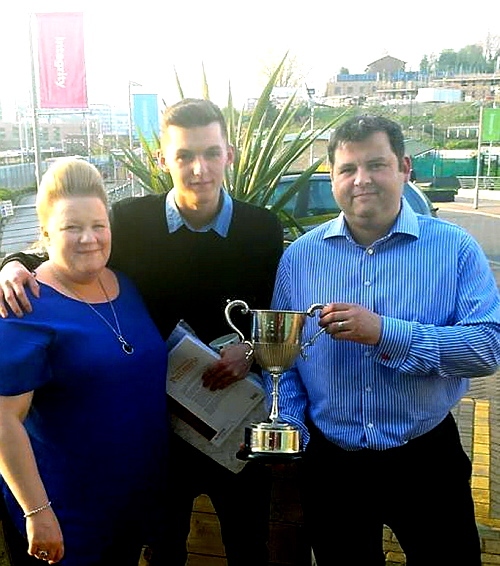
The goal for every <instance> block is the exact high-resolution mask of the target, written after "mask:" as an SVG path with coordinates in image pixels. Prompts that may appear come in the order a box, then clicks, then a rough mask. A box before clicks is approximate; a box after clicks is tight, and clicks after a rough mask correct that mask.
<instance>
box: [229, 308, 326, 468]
mask: <svg viewBox="0 0 500 566" xmlns="http://www.w3.org/2000/svg"><path fill="white" fill-rule="evenodd" d="M235 307H239V308H240V309H241V312H242V313H243V314H247V313H249V312H250V313H251V314H252V331H251V332H252V335H251V341H248V340H245V337H244V335H243V334H242V332H241V331H240V330H238V328H236V326H235V325H234V323H233V321H232V320H231V316H230V313H231V310H232V309H233V308H235ZM323 307H324V305H322V304H314V305H311V306H310V307H309V308H308V309H307V311H305V312H300V311H276V310H250V308H249V307H248V305H247V303H245V301H240V300H236V301H230V302H229V303H228V304H227V306H226V308H225V311H224V312H225V315H226V320H227V322H228V324H229V326H230V327H231V328H233V329H234V330H235V331H236V332H237V333H238V335H239V336H240V337H241V340H242V342H243V343H245V344H248V345H249V346H250V350H249V352H248V354H247V356H248V358H250V357H251V356H252V354H253V355H255V359H256V361H257V363H258V364H259V365H260V366H261V367H262V369H264V370H265V371H267V372H269V373H270V374H271V376H272V380H273V389H272V407H271V412H270V414H269V420H268V422H263V423H255V424H251V425H250V426H249V427H246V429H245V448H244V450H243V451H241V452H240V453H238V457H239V458H242V459H263V460H275V461H279V460H281V461H289V460H293V459H296V458H299V457H300V456H301V452H302V446H301V438H300V430H299V429H298V428H297V427H294V426H292V425H290V424H288V423H286V422H284V421H283V420H281V419H280V416H279V412H278V406H279V405H278V398H279V381H280V378H281V376H282V375H283V373H284V372H285V371H286V370H287V369H289V368H290V367H291V366H292V365H293V363H294V361H295V359H296V358H297V356H299V355H302V356H303V357H304V359H305V358H306V354H305V349H306V348H307V347H308V346H311V345H312V344H313V343H314V341H315V340H316V338H317V337H318V336H319V335H320V334H321V333H322V332H324V331H325V329H324V328H322V329H321V330H319V331H318V332H316V334H314V336H313V337H312V338H311V339H310V340H308V341H307V342H305V343H304V344H302V343H301V340H302V329H303V327H304V324H305V321H306V317H308V316H309V317H311V316H314V313H315V311H317V310H320V309H322V308H323Z"/></svg>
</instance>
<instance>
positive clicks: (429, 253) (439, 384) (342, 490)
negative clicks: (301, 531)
mask: <svg viewBox="0 0 500 566" xmlns="http://www.w3.org/2000/svg"><path fill="white" fill-rule="evenodd" d="M328 157H329V161H330V166H331V178H332V183H333V191H334V196H335V198H336V200H337V202H338V204H339V205H340V207H341V209H342V213H341V214H340V216H339V217H338V218H336V219H334V220H331V221H329V222H326V223H325V224H323V225H321V226H319V227H317V228H315V229H314V230H312V231H310V232H308V233H307V234H305V235H304V236H302V237H300V238H299V239H298V240H297V241H295V242H294V243H293V244H292V245H291V246H290V247H289V248H288V249H287V250H286V252H285V254H284V256H283V257H282V260H281V262H280V267H279V270H278V275H277V279H276V286H275V291H274V298H273V308H274V309H279V310H297V311H306V310H307V308H308V307H309V306H310V305H311V304H313V303H318V302H319V303H323V304H325V305H326V306H325V307H324V308H323V310H322V311H321V314H320V320H319V324H320V326H321V327H324V328H325V329H326V332H325V333H323V334H322V335H321V336H320V338H319V339H318V341H317V342H316V344H315V345H314V346H313V347H312V348H311V349H310V350H308V354H309V355H308V358H307V360H302V359H298V360H297V362H296V365H295V366H294V367H293V368H292V369H291V370H290V371H288V372H286V373H285V375H284V376H283V378H282V379H281V381H280V399H279V402H280V415H281V418H282V419H283V420H285V421H287V422H289V423H291V424H294V425H297V426H299V427H300V428H301V430H302V432H303V439H304V444H305V445H306V449H305V454H304V459H303V461H302V465H301V474H300V485H301V490H302V495H303V505H304V516H305V522H306V526H307V527H308V530H309V532H310V536H311V542H312V546H313V550H314V554H315V557H316V560H317V562H318V565H319V566H324V565H330V564H333V563H335V564H356V565H358V564H359V565H363V566H378V565H383V564H384V563H385V560H384V554H383V546H382V531H383V525H384V524H385V525H388V526H389V527H391V529H392V530H393V532H394V533H395V534H396V536H397V538H398V540H399V542H400V544H401V546H402V548H403V550H404V552H405V553H406V558H407V564H408V565H411V566H431V565H434V564H436V565H439V566H444V565H452V564H453V565H455V564H466V565H467V566H479V565H480V563H481V557H480V543H479V537H478V532H477V528H476V523H475V517H474V505H473V501H472V496H471V489H470V484H469V480H470V475H471V462H470V460H469V458H468V457H467V455H466V454H465V452H464V450H463V448H462V446H461V442H460V438H459V434H458V430H457V427H456V423H455V421H454V419H453V417H452V415H451V413H450V410H451V409H452V408H453V406H455V405H456V404H457V402H458V401H459V400H460V398H461V397H462V395H463V394H464V393H465V392H466V391H467V387H468V380H469V378H473V377H479V376H486V375H490V374H492V373H494V372H495V371H496V370H497V368H498V367H499V364H500V298H499V293H498V289H497V286H496V283H495V280H494V277H493V274H492V272H491V270H490V268H489V265H488V261H487V259H486V257H485V255H484V253H483V252H482V250H481V248H480V246H479V245H478V243H477V242H476V241H475V240H474V239H473V238H472V237H471V236H470V235H469V234H468V233H467V232H466V231H464V230H463V229H461V228H459V227H458V226H455V225H453V224H451V223H448V222H445V221H443V220H440V219H436V218H432V217H426V216H421V215H417V214H415V213H414V212H413V211H412V209H411V208H410V206H409V205H408V204H407V203H406V201H405V199H404V198H403V196H402V189H403V184H404V182H405V181H407V179H408V176H409V173H410V169H411V163H410V159H409V158H408V157H407V156H405V153H404V139H403V135H402V132H401V129H400V127H399V126H398V125H397V124H396V123H394V122H392V121H390V120H387V119H385V118H381V117H374V116H357V117H355V118H352V119H350V120H348V121H346V122H345V123H344V124H342V125H341V126H340V127H339V128H337V129H336V130H335V132H334V133H333V135H332V138H331V140H330V143H329V147H328ZM315 324H316V323H315V322H314V320H309V321H308V322H307V323H306V326H305V329H304V340H306V339H307V338H308V337H309V336H310V335H312V334H313V333H314V332H315V328H314V326H315ZM268 385H270V384H268ZM353 557H354V561H353Z"/></svg>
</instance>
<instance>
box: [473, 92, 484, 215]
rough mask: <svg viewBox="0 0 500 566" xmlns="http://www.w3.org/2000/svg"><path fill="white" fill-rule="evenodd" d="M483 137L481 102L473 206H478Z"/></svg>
mask: <svg viewBox="0 0 500 566" xmlns="http://www.w3.org/2000/svg"><path fill="white" fill-rule="evenodd" d="M482 137H483V103H482V102H481V106H480V107H479V128H478V131H477V164H476V187H475V189H476V192H475V193H474V208H476V209H477V208H478V206H479V173H480V171H481V138H482Z"/></svg>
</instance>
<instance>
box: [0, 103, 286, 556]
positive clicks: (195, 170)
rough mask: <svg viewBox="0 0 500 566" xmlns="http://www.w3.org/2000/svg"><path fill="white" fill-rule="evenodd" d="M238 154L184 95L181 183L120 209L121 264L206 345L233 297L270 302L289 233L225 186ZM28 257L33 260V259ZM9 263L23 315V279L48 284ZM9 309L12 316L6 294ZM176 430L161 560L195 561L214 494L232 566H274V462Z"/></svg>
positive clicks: (178, 155)
mask: <svg viewBox="0 0 500 566" xmlns="http://www.w3.org/2000/svg"><path fill="white" fill-rule="evenodd" d="M233 152H234V150H233V148H232V147H231V146H230V145H229V143H228V140H227V129H226V124H225V120H224V117H223V116H222V113H221V111H220V109H219V108H218V107H217V106H215V105H214V104H213V103H212V102H210V101H208V100H201V99H184V100H182V101H180V102H178V103H177V104H174V105H173V106H171V107H169V108H167V109H166V110H165V112H164V115H163V122H162V134H161V162H162V165H163V166H164V167H165V169H166V170H168V171H169V172H170V174H171V176H172V179H173V182H174V188H173V189H172V190H171V191H170V192H169V193H168V194H167V195H149V196H145V197H142V198H132V199H125V200H123V201H120V202H118V203H116V204H115V205H114V206H113V210H112V233H113V248H112V255H111V259H110V264H111V265H112V266H113V267H114V268H116V269H118V270H121V271H123V272H124V273H125V274H127V275H128V276H130V277H131V278H132V279H133V281H134V282H135V283H136V285H137V286H138V288H139V290H140V292H141V294H142V296H143V298H144V300H145V302H146V305H147V306H148V309H149V311H150V313H151V315H152V317H153V319H154V320H155V322H156V324H157V326H158V328H159V329H160V332H161V333H162V335H163V337H164V338H167V337H168V336H169V334H170V332H171V331H172V330H173V328H174V326H175V325H176V324H177V322H178V321H179V320H180V319H184V320H185V321H186V322H187V323H188V324H189V325H190V326H191V327H192V328H193V329H194V330H195V332H196V333H197V334H198V336H199V337H200V338H201V339H202V340H203V341H205V342H209V341H211V340H213V339H214V338H216V337H218V336H220V335H223V334H226V333H228V331H230V328H229V327H228V325H227V322H226V321H225V318H224V307H225V305H226V303H227V301H228V300H232V299H242V300H244V301H246V302H247V304H248V305H250V307H251V308H257V309H259V308H260V309H262V308H269V305H270V300H271V295H272V290H273V285H274V277H275V272H276V268H277V264H278V261H279V258H280V256H281V252H282V246H283V230H282V226H281V224H280V223H279V221H278V219H277V217H276V216H275V215H274V214H273V213H271V212H269V211H268V210H266V209H263V208H259V207H256V206H253V205H250V204H247V203H242V202H238V201H235V200H233V199H232V198H231V197H230V196H229V194H228V193H227V192H226V191H225V190H224V189H223V188H222V183H223V178H224V172H225V168H226V167H227V166H230V165H231V163H232V160H233ZM19 255H21V254H19ZM24 260H25V262H26V263H28V267H31V265H29V261H30V258H26V257H24ZM4 269H5V271H4V273H3V274H2V275H3V276H2V278H1V280H0V288H1V290H2V292H3V299H4V300H5V301H6V302H8V304H9V305H10V307H11V308H12V310H13V311H14V313H15V314H16V315H18V316H20V315H21V314H22V310H23V309H24V310H30V308H31V306H30V305H29V304H28V299H27V297H26V295H25V294H24V290H23V285H24V284H28V285H29V286H30V288H31V289H32V290H33V291H34V293H35V294H37V293H38V286H37V284H36V281H35V280H34V279H33V278H32V276H31V275H30V273H29V271H27V270H26V269H25V268H24V267H22V266H21V264H20V263H19V262H16V261H10V262H9V263H8V264H7V266H6V267H5V268H4ZM16 297H17V300H16ZM0 315H1V316H6V309H5V304H4V302H3V301H2V293H0ZM249 318H250V317H248V316H247V317H242V318H241V320H238V316H237V315H236V314H235V317H234V319H235V322H236V323H237V325H238V327H239V328H245V327H247V328H248V325H249V320H248V319H249ZM247 335H249V334H248V332H247ZM245 353H246V346H245V345H234V346H232V347H230V348H227V349H225V350H224V351H223V354H222V358H221V360H220V361H218V362H216V363H215V364H214V365H213V366H212V367H211V368H209V369H208V370H207V372H206V373H205V374H204V376H203V381H204V384H205V386H207V387H210V388H212V389H217V388H224V387H227V386H228V385H230V384H231V383H233V382H235V381H237V380H239V379H243V378H244V377H245V376H246V375H247V373H248V370H249V362H248V361H247V360H246V357H245ZM172 436H173V438H172V441H171V445H170V472H169V478H168V491H169V499H168V507H167V508H166V509H165V515H166V517H167V519H168V525H167V530H166V532H165V536H164V538H163V540H162V541H161V544H160V545H158V546H157V547H156V548H154V549H153V553H152V559H151V564H152V565H154V566H159V565H161V566H184V564H185V562H186V559H187V550H186V539H187V536H188V534H189V529H190V517H191V510H192V506H193V500H194V498H195V497H197V496H198V495H199V494H201V493H205V494H207V495H209V496H210V498H211V500H212V503H213V505H214V507H215V510H216V511H217V514H218V518H219V521H220V524H221V532H222V539H223V542H224V546H225V550H226V556H227V561H228V565H229V566H247V565H248V566H265V565H267V563H268V549H267V541H268V526H269V506H270V493H271V474H270V470H269V469H268V467H266V466H262V465H261V464H258V463H253V462H248V463H247V464H246V465H245V467H244V468H243V470H241V471H240V472H238V473H233V472H231V471H229V470H227V469H226V468H224V467H223V466H221V465H220V464H218V463H217V462H215V461H214V460H212V459H211V458H209V457H208V456H206V455H205V454H203V453H202V452H200V451H199V450H197V449H195V448H193V447H192V446H191V445H189V444H188V443H187V442H185V441H184V440H182V439H181V438H180V437H178V436H176V435H172Z"/></svg>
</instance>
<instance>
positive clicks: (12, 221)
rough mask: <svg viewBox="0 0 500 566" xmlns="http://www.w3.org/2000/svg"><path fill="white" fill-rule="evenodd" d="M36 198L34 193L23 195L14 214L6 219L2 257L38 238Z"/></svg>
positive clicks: (1, 233) (0, 240) (0, 236)
mask: <svg viewBox="0 0 500 566" xmlns="http://www.w3.org/2000/svg"><path fill="white" fill-rule="evenodd" d="M35 198H36V195H34V194H32V195H26V196H25V197H23V198H22V199H21V201H20V202H19V203H18V205H17V206H16V207H14V216H11V217H9V218H7V219H4V220H5V221H4V224H3V226H2V229H1V231H0V257H2V256H3V255H7V254H9V253H13V252H17V251H20V250H25V249H26V248H29V247H30V246H31V245H32V244H33V243H34V242H36V241H37V240H38V237H39V228H38V219H37V216H36V210H35V207H34V204H35ZM24 207H26V208H24Z"/></svg>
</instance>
